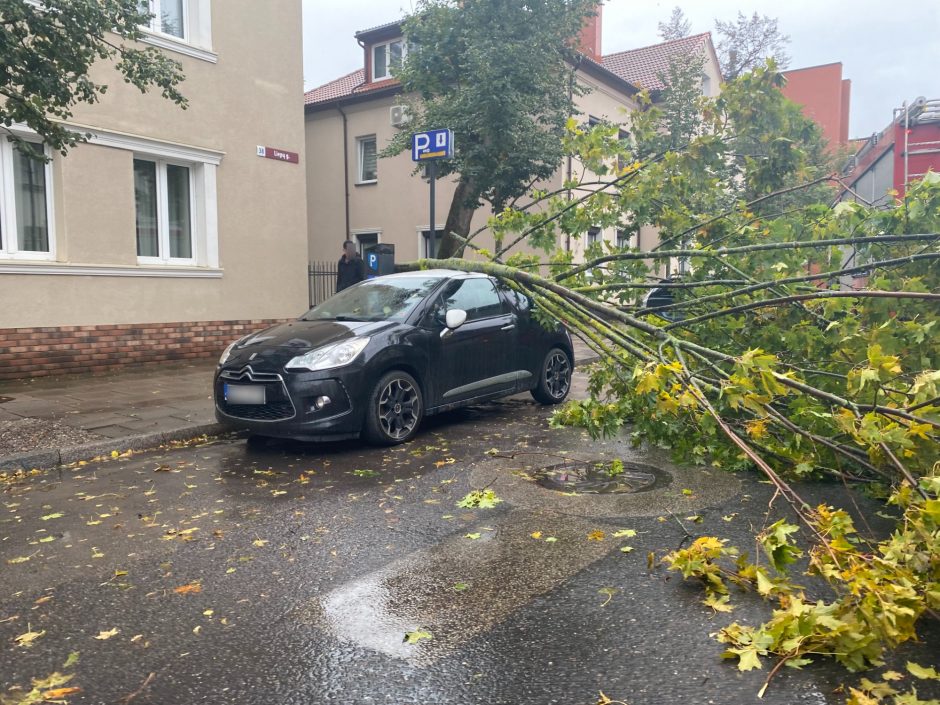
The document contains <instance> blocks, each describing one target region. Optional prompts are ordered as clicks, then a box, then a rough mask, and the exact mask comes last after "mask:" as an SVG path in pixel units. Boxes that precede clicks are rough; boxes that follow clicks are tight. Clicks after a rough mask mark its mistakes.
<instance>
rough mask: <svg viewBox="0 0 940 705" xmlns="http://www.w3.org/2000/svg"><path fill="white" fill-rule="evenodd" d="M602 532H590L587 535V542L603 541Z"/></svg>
mask: <svg viewBox="0 0 940 705" xmlns="http://www.w3.org/2000/svg"><path fill="white" fill-rule="evenodd" d="M603 540H604V532H603V531H592V532H591V533H589V534H588V541H603Z"/></svg>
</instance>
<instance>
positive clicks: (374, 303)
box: [301, 276, 441, 321]
mask: <svg viewBox="0 0 940 705" xmlns="http://www.w3.org/2000/svg"><path fill="white" fill-rule="evenodd" d="M440 281H441V278H440V277H427V276H413V277H377V278H375V279H368V280H366V281H364V282H361V283H360V284H357V285H356V286H352V287H349V288H348V289H343V291H341V292H339V293H338V294H336V295H334V296H331V297H330V298H329V299H327V300H326V301H324V302H323V303H322V304H319V305H317V306H314V307H313V308H312V309H310V310H309V311H307V313H305V314H304V315H303V316H301V320H303V321H324V320H333V321H386V320H388V321H403V320H405V319H406V318H407V317H408V314H410V313H411V312H412V310H414V307H415V306H417V305H418V304H419V303H420V302H421V301H423V300H424V298H425V297H426V296H427V295H428V293H429V292H430V291H431V290H432V289H434V287H436V286H437V285H438V284H439V283H440Z"/></svg>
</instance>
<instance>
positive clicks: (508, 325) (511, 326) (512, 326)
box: [500, 323, 516, 330]
mask: <svg viewBox="0 0 940 705" xmlns="http://www.w3.org/2000/svg"><path fill="white" fill-rule="evenodd" d="M515 327H516V324H515V323H509V324H507V325H505V326H503V327H502V328H500V330H512V329H513V328H515Z"/></svg>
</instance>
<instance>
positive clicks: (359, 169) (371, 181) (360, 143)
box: [356, 135, 379, 184]
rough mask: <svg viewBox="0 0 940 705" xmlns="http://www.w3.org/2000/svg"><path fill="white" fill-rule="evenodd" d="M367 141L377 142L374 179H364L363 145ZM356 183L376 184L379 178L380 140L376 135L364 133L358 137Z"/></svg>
mask: <svg viewBox="0 0 940 705" xmlns="http://www.w3.org/2000/svg"><path fill="white" fill-rule="evenodd" d="M366 142H374V143H375V178H374V179H364V178H362V177H363V173H362V171H363V167H364V164H363V149H362V146H363V144H365V143H366ZM356 164H357V167H356V183H357V184H375V183H378V180H379V141H378V139H377V138H376V136H375V135H362V136H361V137H357V138H356Z"/></svg>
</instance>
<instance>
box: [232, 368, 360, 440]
mask: <svg viewBox="0 0 940 705" xmlns="http://www.w3.org/2000/svg"><path fill="white" fill-rule="evenodd" d="M364 378H365V375H364V371H363V369H362V367H361V366H359V365H355V364H353V365H350V366H348V367H343V368H337V369H333V370H323V371H320V372H287V371H284V370H279V371H275V370H267V369H259V368H256V367H254V366H252V365H244V366H230V367H227V366H223V367H221V368H219V369H218V370H217V371H216V375H215V384H214V396H215V416H216V419H218V420H219V422H220V423H223V424H225V425H227V426H230V427H233V428H237V429H241V430H246V431H249V432H250V433H254V434H258V435H263V436H272V437H275V438H295V439H297V440H307V441H319V440H326V439H332V440H336V439H338V438H354V437H356V436H358V435H359V432H360V430H361V429H362V421H363V415H364V412H365V404H364V400H365V396H366V394H368V390H366V389H364V388H363V387H364ZM243 388H248V392H247V393H248V394H251V395H253V396H255V397H256V399H254V400H252V401H251V403H235V400H232V399H231V397H232V396H233V394H234V392H235V391H238V392H240V393H242V394H246V392H245V390H244V389H243ZM259 389H263V402H261V403H259V402H258V400H257V399H258V398H259V397H260V395H261V394H262V392H260V391H259ZM324 397H325V398H327V399H329V402H328V403H326V404H323V405H322V406H320V407H319V408H318V404H317V400H318V399H319V400H320V401H321V404H322V402H323V398H324ZM238 401H242V400H238Z"/></svg>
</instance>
